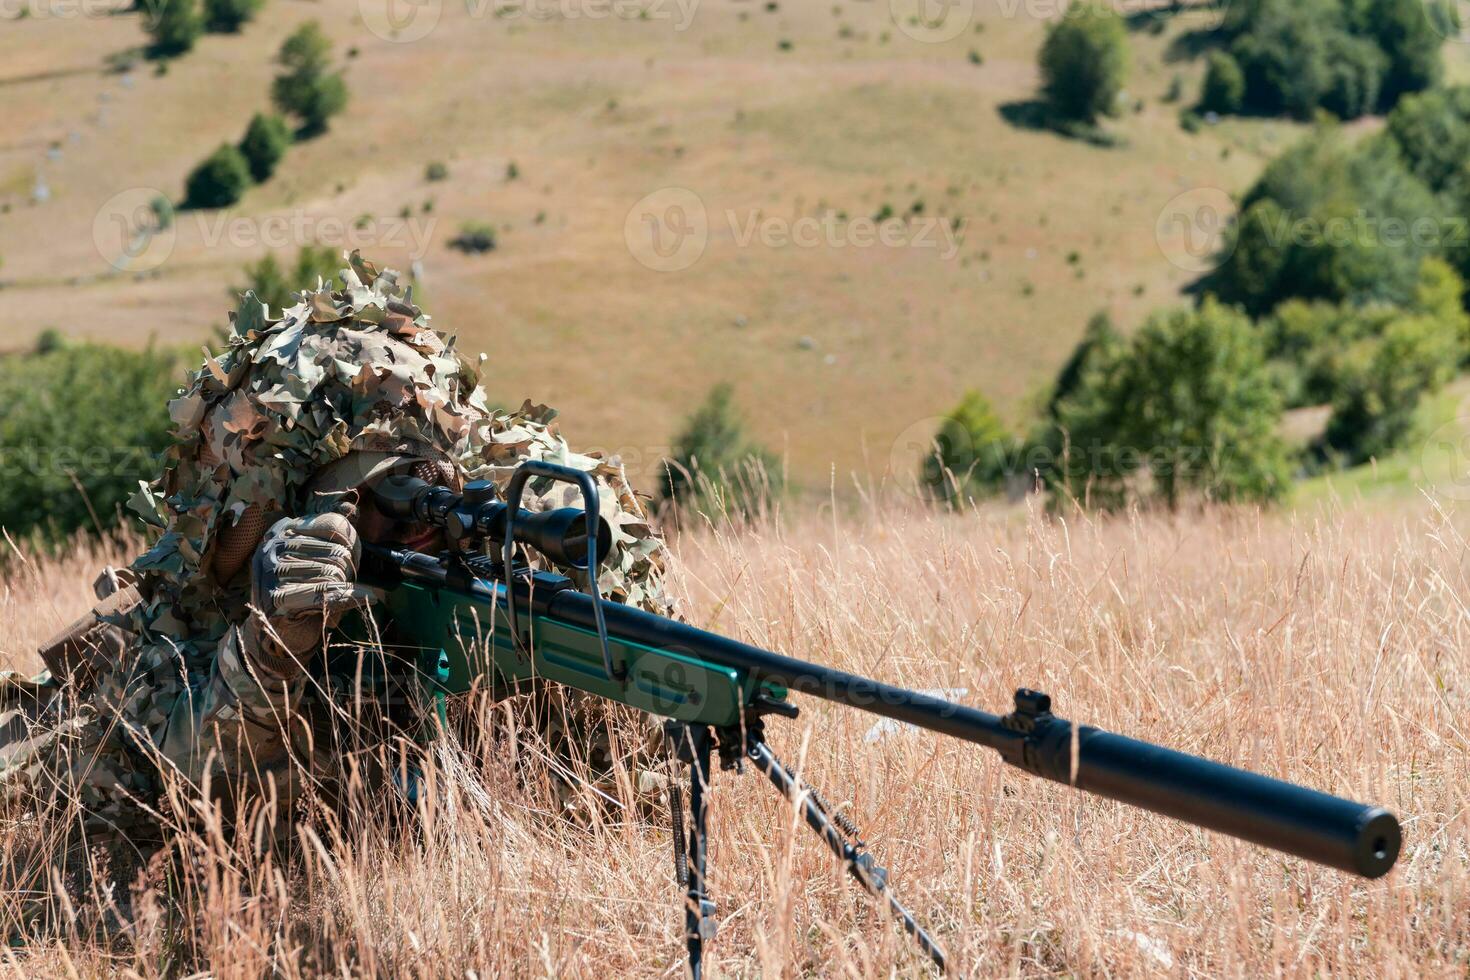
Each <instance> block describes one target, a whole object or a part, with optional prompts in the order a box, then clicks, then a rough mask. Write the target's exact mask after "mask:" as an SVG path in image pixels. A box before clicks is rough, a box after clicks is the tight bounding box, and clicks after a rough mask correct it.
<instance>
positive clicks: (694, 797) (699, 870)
mask: <svg viewBox="0 0 1470 980" xmlns="http://www.w3.org/2000/svg"><path fill="white" fill-rule="evenodd" d="M664 730H665V733H666V734H667V735H668V737H669V739H670V742H671V747H672V750H673V753H674V757H675V758H676V759H678V761H680V762H682V763H683V764H685V765H686V766H688V767H689V833H688V838H687V843H686V837H685V829H684V813H683V810H684V804H683V793H682V792H681V791H680V788H679V784H678V783H677V782H673V783H671V784H670V787H669V806H670V810H671V811H672V813H673V837H674V874H675V879H676V880H677V881H678V883H679V886H680V887H681V888H684V889H685V893H684V900H685V905H684V937H685V940H686V942H687V944H688V949H689V974H690V976H691V977H692V978H693V980H700V977H701V975H702V970H703V960H704V943H705V941H706V940H709V939H713V938H714V936H715V929H716V923H715V903H714V901H713V900H712V899H711V898H710V897H709V888H708V881H707V879H706V862H707V857H708V824H709V799H708V794H709V785H710V777H711V775H712V772H711V769H710V759H711V756H712V750H713V749H714V748H715V747H716V741H715V733H714V732H713V730H712V729H710V728H709V726H704V725H685V724H681V723H679V722H668V723H667V724H666V725H665V729H664ZM742 741H743V743H744V750H743V751H736V747H737V746H740V745H741V744H742ZM718 748H719V753H720V768H721V769H726V770H731V769H733V770H735V771H736V772H740V771H742V770H743V768H744V767H743V765H742V763H743V762H744V761H746V760H748V761H750V762H752V763H754V765H755V767H756V768H757V769H759V770H760V771H761V772H762V773H764V774H765V775H766V777H767V778H768V779H769V780H770V781H771V785H773V786H775V787H776V789H778V790H779V791H780V792H781V795H782V796H784V797H785V798H786V799H787V800H789V801H790V802H791V803H792V804H793V805H796V806H799V807H801V811H802V816H803V817H804V818H805V820H806V824H807V826H808V827H810V828H811V829H812V831H813V832H814V833H815V834H816V835H817V836H818V837H820V838H821V839H822V841H823V843H825V844H826V845H827V847H828V848H830V849H831V851H832V853H833V854H834V855H835V856H836V857H837V859H838V860H839V861H841V862H842V866H843V867H844V868H846V869H847V872H848V873H849V874H850V875H852V877H853V878H854V879H856V880H857V882H858V884H860V885H862V886H863V887H864V888H865V889H867V890H868V892H869V893H870V894H872V895H873V896H875V897H878V898H882V899H884V900H885V901H887V903H888V907H889V909H890V910H891V911H892V912H893V914H894V916H895V917H896V918H897V919H898V920H899V921H900V922H901V923H903V927H904V930H905V931H906V932H907V933H908V934H909V935H910V936H913V937H914V941H915V942H916V943H918V945H919V948H920V949H922V950H923V951H924V953H925V954H926V955H928V957H929V958H930V959H931V960H933V961H934V965H935V966H937V967H939V969H940V971H941V972H947V968H946V964H945V958H944V951H943V950H942V949H940V948H939V944H938V943H936V942H935V941H934V939H933V937H931V936H930V935H929V934H928V933H927V932H925V931H924V928H923V927H922V926H920V925H919V923H918V922H917V921H915V919H914V916H913V913H911V912H910V911H909V910H908V909H906V908H905V907H904V906H903V903H902V902H900V901H899V900H898V898H897V897H896V896H895V895H894V894H893V892H892V891H891V890H889V888H888V872H887V870H886V869H884V868H883V867H881V866H880V865H879V864H878V862H877V861H876V860H874V858H873V855H872V854H870V853H869V852H868V850H867V844H866V843H864V841H863V840H862V835H861V834H860V833H859V831H858V829H857V827H856V826H855V825H854V824H853V823H852V821H851V820H849V819H848V818H847V817H846V816H845V815H844V814H841V813H838V812H836V811H834V810H833V809H832V808H831V807H830V806H828V805H827V802H826V801H825V800H823V799H822V797H821V796H819V795H817V792H816V790H814V789H812V788H811V787H810V786H808V785H806V783H804V782H803V781H802V780H801V779H799V778H798V777H797V776H796V775H795V774H794V773H793V772H792V771H791V770H790V769H788V768H786V766H785V764H784V763H782V762H781V760H780V759H778V758H777V757H776V754H775V753H774V752H772V751H771V747H770V746H769V745H767V744H766V742H765V738H764V731H763V727H762V725H761V724H760V720H759V718H757V719H755V720H754V721H753V722H751V723H748V724H747V727H746V728H745V729H743V730H741V729H731V730H728V731H727V730H724V729H722V730H721V731H720V733H719V742H718Z"/></svg>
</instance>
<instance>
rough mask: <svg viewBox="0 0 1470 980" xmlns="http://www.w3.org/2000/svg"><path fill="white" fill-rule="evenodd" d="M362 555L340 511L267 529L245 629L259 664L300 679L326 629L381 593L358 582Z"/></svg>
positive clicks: (257, 556) (353, 531)
mask: <svg viewBox="0 0 1470 980" xmlns="http://www.w3.org/2000/svg"><path fill="white" fill-rule="evenodd" d="M349 512H350V511H349ZM361 553H362V548H361V545H360V543H359V542H358V538H357V530H356V529H355V528H354V527H353V526H352V522H351V520H349V517H348V514H347V513H343V512H341V511H338V512H334V513H327V514H316V515H313V516H311V517H293V518H287V519H285V520H282V521H278V522H276V524H275V525H274V526H273V527H272V528H271V529H270V530H269V531H268V532H266V536H265V539H264V540H263V541H262V542H261V544H260V548H259V550H258V551H256V553H255V560H254V563H253V564H252V566H251V605H252V607H253V608H252V609H251V615H250V619H249V620H248V621H247V623H246V626H245V640H246V647H247V650H248V651H249V653H250V655H251V656H252V657H253V659H254V660H255V664H256V666H257V667H261V668H264V669H265V670H268V671H270V672H271V673H273V674H275V675H277V676H279V677H288V678H289V677H294V676H295V675H296V674H297V673H299V672H300V671H301V669H302V666H303V664H304V662H305V660H306V659H307V657H308V656H310V654H311V653H312V652H314V651H315V650H316V649H317V647H319V646H320V645H321V642H322V638H323V636H324V634H325V632H326V630H328V629H330V628H332V627H334V626H336V625H337V623H338V622H339V621H340V620H341V618H342V617H343V616H344V615H345V614H346V613H347V612H348V611H349V610H352V609H355V608H359V607H361V606H362V605H364V604H366V603H367V602H370V601H372V599H374V598H375V597H376V596H377V592H376V590H374V589H371V588H369V587H367V586H364V585H359V584H358V583H357V563H358V560H359V558H360V557H361Z"/></svg>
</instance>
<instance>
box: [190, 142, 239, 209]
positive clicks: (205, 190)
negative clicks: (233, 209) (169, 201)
mask: <svg viewBox="0 0 1470 980" xmlns="http://www.w3.org/2000/svg"><path fill="white" fill-rule="evenodd" d="M249 187H250V165H249V164H247V163H246V162H245V157H244V156H242V155H241V153H240V151H239V150H237V149H236V148H235V147H233V146H231V145H230V144H228V143H221V144H220V147H219V149H217V150H215V151H214V152H213V153H211V154H210V155H209V156H207V157H205V158H204V162H203V163H201V164H199V166H197V167H195V168H194V170H193V172H192V173H190V174H189V177H188V179H187V180H186V181H185V182H184V205H185V207H190V208H226V207H229V206H230V205H231V204H234V203H235V202H236V201H238V200H240V198H241V197H243V196H244V194H245V191H246V190H248V189H249Z"/></svg>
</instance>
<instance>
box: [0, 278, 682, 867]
mask: <svg viewBox="0 0 1470 980" xmlns="http://www.w3.org/2000/svg"><path fill="white" fill-rule="evenodd" d="M341 282H342V284H343V288H341V289H337V290H332V289H330V288H319V289H318V290H317V291H315V292H309V293H303V294H301V296H300V297H299V299H300V302H299V303H298V304H297V305H296V306H295V307H293V308H291V309H289V310H286V311H285V312H284V314H283V316H282V317H281V318H280V319H271V318H270V316H269V310H268V309H267V308H266V307H265V306H264V305H263V304H262V303H260V302H259V301H258V300H257V299H256V298H255V297H254V295H253V294H249V293H247V294H246V295H245V297H244V300H243V302H242V303H241V305H240V308H239V310H238V312H236V313H235V314H233V315H232V318H231V319H232V331H231V334H230V338H229V349H228V350H227V351H226V352H225V353H223V354H222V355H220V356H218V357H210V358H209V359H207V360H206V361H205V363H204V366H203V368H202V369H201V370H200V371H199V372H198V373H197V374H195V375H193V376H192V378H191V379H190V383H189V385H188V387H187V388H186V389H184V390H183V391H182V392H181V393H180V395H179V397H178V398H177V399H176V400H175V401H173V402H172V403H171V404H170V414H171V416H172V419H173V423H174V426H175V429H174V436H175V442H174V444H173V446H172V447H171V448H170V449H169V450H168V452H167V454H166V456H165V458H164V460H163V469H162V474H161V476H160V477H159V478H158V479H157V480H155V481H154V483H153V484H152V485H151V486H143V487H141V488H140V492H139V493H138V495H137V496H136V497H135V498H134V500H133V501H132V506H133V509H134V510H136V511H137V512H138V513H139V514H140V515H141V516H142V517H143V519H144V520H145V521H146V522H147V523H148V524H149V525H151V526H152V528H154V529H155V531H156V533H157V535H158V537H157V541H156V543H155V544H154V545H153V547H152V548H150V549H149V550H148V551H147V552H146V553H145V554H143V555H142V556H141V557H139V558H138V559H137V560H135V561H134V562H133V563H132V565H131V566H130V567H129V568H128V569H125V570H123V571H122V572H120V573H117V574H110V575H108V576H106V577H105V583H104V584H103V585H102V587H101V588H100V589H99V594H101V593H108V595H107V598H106V600H105V601H104V602H103V605H102V606H100V607H99V608H98V610H97V611H96V613H95V614H94V616H93V617H91V618H89V619H88V620H85V621H83V622H82V623H79V624H76V625H75V626H73V627H72V628H71V629H70V630H69V631H67V632H66V633H64V634H63V635H62V636H61V637H58V639H57V640H56V641H55V642H54V643H52V644H50V645H49V648H48V650H47V651H46V652H45V654H44V659H46V660H47V663H48V666H49V667H50V668H51V670H50V672H49V674H48V675H43V676H42V677H41V678H38V679H37V680H36V681H32V682H27V681H23V680H21V679H19V678H15V677H13V676H12V677H10V678H8V684H0V695H4V694H6V692H8V695H6V696H7V697H8V700H9V701H10V705H9V706H10V707H12V709H13V710H12V711H11V713H10V714H9V715H8V716H6V717H5V718H3V719H0V728H3V727H5V726H6V724H7V723H8V725H9V728H10V729H11V734H12V737H11V738H10V739H9V740H8V741H7V740H0V741H4V742H5V744H4V746H3V748H0V767H3V768H0V787H3V790H4V795H5V797H6V798H8V800H9V801H10V802H11V804H12V805H13V806H17V807H20V808H21V810H22V811H23V810H24V809H26V808H29V809H31V810H38V809H41V808H44V807H47V806H49V805H50V804H51V803H52V802H54V801H55V800H56V799H57V798H58V796H59V795H64V796H65V797H66V798H67V799H69V800H70V801H71V802H73V803H75V804H76V805H77V808H78V811H79V813H80V814H81V815H82V819H83V820H84V821H85V825H86V828H87V830H88V832H89V834H92V835H98V836H102V837H105V838H107V839H110V840H113V841H125V842H126V844H127V846H128V847H130V848H132V849H134V850H135V852H136V853H137V855H139V856H146V855H147V854H148V853H149V852H150V850H151V849H153V848H155V847H156V846H157V845H158V843H159V842H160V841H161V839H162V837H163V833H162V831H163V830H164V828H163V827H162V826H161V824H163V823H166V822H167V821H166V819H165V816H164V815H162V814H161V813H160V796H161V794H163V793H164V792H165V790H166V784H170V783H172V784H173V785H174V786H175V787H177V786H179V785H182V786H185V787H187V788H189V791H190V792H192V793H193V794H194V795H195V796H204V797H209V798H211V799H213V800H215V801H216V802H218V803H220V804H221V806H222V809H221V812H222V813H223V814H224V817H225V819H226V820H244V819H248V820H249V821H250V822H251V823H252V824H254V825H255V828H256V829H255V830H254V831H253V832H254V833H257V834H258V833H260V830H259V825H260V824H261V823H262V822H264V823H266V824H268V825H269V826H270V827H271V828H273V829H274V830H275V831H278V830H279V826H280V825H283V824H289V820H281V819H279V818H280V816H281V815H283V814H291V813H293V812H295V811H297V810H299V808H300V807H301V806H303V805H321V804H323V803H325V804H326V805H330V803H331V801H332V799H333V798H334V796H335V795H336V792H337V790H339V789H340V788H341V787H342V786H343V785H345V784H346V783H348V782H352V781H361V782H363V783H367V784H370V785H374V786H376V785H378V784H383V785H385V786H386V785H387V784H392V785H395V786H396V787H397V789H398V790H399V791H401V794H402V795H403V796H405V797H407V798H410V799H411V798H412V796H413V794H414V792H415V786H414V785H413V782H414V781H413V771H412V763H411V762H409V761H405V760H408V759H409V757H410V755H411V752H410V751H409V747H410V746H414V745H421V744H423V743H424V742H425V741H426V740H427V739H426V738H425V736H426V735H432V734H434V733H433V732H426V731H425V730H424V728H423V725H424V724H426V721H425V716H424V714H423V713H422V712H421V711H419V710H418V700H419V699H418V698H417V697H415V696H414V694H413V692H411V691H408V690H407V689H406V688H407V686H408V685H407V678H408V675H407V673H406V672H405V671H404V670H402V669H400V666H396V665H395V663H394V658H393V655H392V645H391V624H389V625H388V627H387V629H388V630H389V632H388V633H386V634H385V633H382V632H380V630H381V629H382V628H383V625H384V624H380V623H378V622H376V620H375V618H374V617H373V615H372V609H371V607H370V606H369V607H367V608H365V609H364V610H363V611H362V612H361V613H360V614H354V615H350V616H348V617H347V618H346V619H345V620H343V621H342V623H341V625H340V628H339V627H338V624H337V623H336V621H335V620H336V617H332V618H331V619H330V620H328V621H325V622H323V621H322V620H321V619H320V618H319V619H318V620H317V623H318V625H317V626H316V627H315V629H314V631H313V632H314V633H315V634H316V635H308V636H307V637H306V640H307V641H308V642H306V643H305V644H301V643H299V642H297V643H294V644H293V643H287V644H286V647H290V648H291V649H289V650H288V649H285V648H284V647H282V646H281V645H280V643H273V642H271V640H272V638H273V637H274V638H276V639H278V640H279V637H278V636H277V635H276V633H275V630H274V628H273V627H277V626H279V627H282V629H283V630H284V628H285V627H284V626H282V624H283V623H285V624H286V625H290V626H293V628H294V627H299V626H300V621H299V620H293V621H289V622H288V621H286V620H282V619H275V620H271V621H269V622H267V621H266V618H265V617H262V616H261V615H260V611H259V609H258V607H259V605H260V604H261V602H262V600H261V598H260V596H261V582H260V578H261V556H262V555H264V554H266V552H267V551H268V550H269V549H270V547H271V541H272V540H274V539H273V538H272V537H271V536H270V535H267V531H268V530H270V532H271V535H277V536H278V537H279V534H280V533H284V534H285V536H286V537H292V536H294V535H297V534H298V532H299V529H300V528H302V527H304V526H306V525H304V524H303V523H302V519H303V518H305V517H307V516H308V515H312V514H326V515H329V516H330V518H331V519H332V520H336V521H338V522H339V524H340V523H341V522H342V518H340V517H337V516H336V514H337V513H339V512H342V510H343V507H342V504H343V502H344V501H343V498H344V491H346V492H347V493H348V494H349V495H350V491H351V488H352V487H353V486H355V485H357V484H358V483H359V482H361V481H364V480H365V478H366V477H367V476H368V475H369V474H371V473H379V472H382V471H384V470H385V469H387V468H392V467H395V466H396V467H400V468H402V467H410V468H412V471H413V472H416V473H420V474H421V475H424V476H426V477H430V478H433V479H436V480H438V481H439V482H448V483H455V482H458V481H463V480H469V479H491V480H495V481H498V482H501V483H504V482H505V481H506V480H508V479H509V476H510V473H511V472H512V470H513V469H514V467H515V465H516V464H517V463H518V462H520V461H522V460H525V459H545V460H550V461H553V462H558V463H563V464H567V465H570V466H574V467H578V468H581V469H584V470H587V471H590V472H591V473H593V474H594V475H595V477H596V479H597V481H598V483H599V485H600V488H601V490H602V498H601V505H602V516H603V517H604V518H605V519H606V520H607V521H608V522H609V524H610V525H611V527H612V529H613V546H612V550H611V553H610V555H609V556H608V560H607V562H606V564H605V565H604V566H603V571H602V572H601V576H600V581H599V584H600V586H601V588H602V590H603V593H604V595H606V596H609V597H611V598H613V599H616V600H618V601H622V602H630V603H636V604H638V605H640V606H643V607H645V608H648V609H650V610H654V611H658V612H662V613H666V612H667V611H668V609H667V604H666V602H665V600H664V598H663V593H662V590H661V585H660V573H661V570H662V565H663V558H664V551H663V544H662V542H661V541H660V539H659V538H658V536H657V535H656V534H655V533H654V531H653V529H652V528H651V527H650V525H649V523H648V520H647V518H646V516H645V512H644V509H643V506H642V504H641V503H640V502H639V500H638V499H637V498H636V497H635V495H634V493H633V492H632V490H631V489H630V488H629V486H628V483H627V481H626V479H625V477H624V474H623V472H622V470H621V467H620V466H619V465H618V464H617V463H615V462H613V461H609V460H605V459H601V458H597V457H594V456H583V455H578V454H576V453H573V452H571V451H570V450H569V449H568V448H567V446H566V444H565V442H564V441H563V440H562V439H561V437H560V435H559V434H558V432H557V428H556V426H555V424H554V423H553V421H552V419H553V415H554V413H552V412H550V411H549V410H547V409H546V408H545V407H544V406H533V405H532V404H531V403H530V402H527V403H526V404H525V405H523V406H522V407H521V408H520V409H518V410H516V411H512V412H506V411H492V410H491V409H490V408H489V407H488V405H487V404H486V401H485V396H484V393H483V392H482V390H481V389H480V388H479V383H478V372H477V367H476V366H475V365H472V364H471V363H469V362H468V361H467V360H466V359H465V358H464V357H463V356H461V355H460V354H459V353H458V352H457V351H456V350H455V348H454V342H453V340H452V339H446V338H445V337H444V336H443V335H441V334H440V333H438V332H436V331H434V330H433V329H431V328H430V327H429V325H428V317H426V316H425V315H424V314H423V313H422V312H421V311H420V310H419V309H418V308H417V307H416V306H414V305H413V303H412V294H411V290H410V291H409V292H407V293H403V292H400V290H399V289H398V286H397V281H396V276H395V274H394V273H393V272H391V271H384V272H382V273H379V272H378V271H377V270H376V269H374V268H373V267H372V266H371V265H369V264H368V263H367V262H365V261H363V260H362V259H361V258H360V257H359V256H358V255H357V254H356V253H353V254H352V256H351V257H350V259H349V267H348V268H346V269H343V270H342V272H341ZM482 360H483V357H482ZM538 489H539V496H538ZM567 489H568V488H565V487H562V486H561V485H551V486H545V487H540V488H538V487H537V485H536V484H534V483H533V484H532V485H531V487H529V488H528V495H527V498H526V504H525V506H527V507H528V508H529V509H532V510H540V509H543V508H547V507H559V506H566V505H568V504H570V503H572V502H573V501H571V500H569V499H568V498H567V496H566V493H567ZM575 492H576V491H575V490H572V491H571V493H573V494H575ZM349 512H350V511H349ZM334 526H336V525H334ZM281 529H285V530H284V532H282V531H281ZM349 533H350V532H349ZM263 538H264V539H265V541H266V543H265V544H264V545H262V544H261V542H262V539H263ZM298 540H300V539H299V538H298ZM316 547H317V548H318V550H319V551H320V552H322V553H325V552H326V551H328V550H330V546H328V545H322V544H319V543H318V544H317V545H316ZM353 560H355V558H354V559H353ZM343 564H344V565H347V564H350V562H349V561H348V560H346V559H344V560H343ZM288 566H289V563H286V564H282V565H280V566H279V567H280V568H285V569H286V574H285V575H284V576H282V577H283V578H285V579H289V578H290V574H289V571H290V570H289V567H288ZM349 584H350V583H349ZM298 639H299V638H298ZM375 640H376V641H378V642H373V641H375ZM282 642H284V641H282ZM288 653H289V654H291V656H285V655H284V654H288ZM592 710H593V709H592V708H591V707H590V706H588V707H587V708H586V711H587V713H588V714H589V715H590V714H591V713H592ZM598 710H600V709H598ZM581 711H582V709H580V708H578V707H577V706H573V708H572V710H571V711H570V712H549V713H548V712H542V714H543V716H544V720H547V721H548V725H547V727H548V728H550V729H551V730H552V732H551V738H552V741H553V742H560V743H562V744H563V745H565V744H572V743H576V744H578V745H579V746H580V747H581V748H582V749H583V750H584V759H586V760H587V761H588V762H589V764H590V766H591V768H592V769H593V770H598V769H600V768H602V767H604V766H605V765H607V764H608V763H609V761H610V760H608V759H607V758H606V756H607V755H608V752H607V749H606V735H605V727H604V726H602V725H601V724H585V725H584V724H583V722H584V721H585V720H586V719H585V718H584V717H583V716H582V713H581ZM553 715H554V716H555V718H556V719H557V720H556V721H551V720H550V719H551V716H553ZM568 718H570V719H571V720H570V721H568V720H567V719H568ZM25 721H30V722H31V723H32V724H31V728H30V731H29V733H28V737H22V738H17V737H14V736H15V735H16V734H18V731H17V730H18V728H19V727H20V726H21V724H22V723H23V722H25ZM427 723H428V724H432V720H430V721H428V722H427ZM385 759H386V760H387V761H386V762H385V761H384V760H385ZM395 760H396V761H395ZM247 801H249V807H248V808H247V807H246V803H247ZM176 811H177V807H175V812H176ZM252 815H253V816H252ZM263 815H265V816H269V818H270V819H269V820H263ZM94 839H95V838H94Z"/></svg>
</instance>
